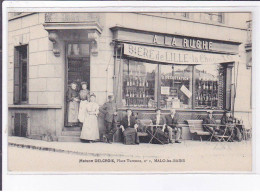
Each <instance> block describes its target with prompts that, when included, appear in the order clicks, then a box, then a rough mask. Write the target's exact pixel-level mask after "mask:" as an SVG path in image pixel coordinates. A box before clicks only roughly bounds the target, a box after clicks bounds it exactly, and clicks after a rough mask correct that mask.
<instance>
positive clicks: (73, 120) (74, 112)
mask: <svg viewBox="0 0 260 194" xmlns="http://www.w3.org/2000/svg"><path fill="white" fill-rule="evenodd" d="M67 101H68V110H67V111H68V125H69V126H76V125H78V113H79V94H78V92H77V83H76V82H72V83H71V84H70V87H69V89H68V92H67Z"/></svg>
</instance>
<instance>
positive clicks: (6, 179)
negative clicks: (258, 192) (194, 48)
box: [2, 1, 260, 190]
mask: <svg viewBox="0 0 260 194" xmlns="http://www.w3.org/2000/svg"><path fill="white" fill-rule="evenodd" d="M234 5H235V6H234ZM171 6H172V7H171ZM186 6H189V7H186ZM191 6H193V7H191ZM211 6H212V7H211ZM133 9H134V10H135V11H169V10H170V9H171V10H172V11H196V12H197V11H232V12H241V11H244V12H247V11H252V12H253V95H252V96H253V102H252V104H253V109H252V111H253V128H254V129H256V128H257V126H260V119H258V120H257V119H256V118H258V117H257V115H259V114H257V109H256V107H259V102H258V103H257V101H256V99H258V98H260V93H259V90H257V85H258V83H260V82H259V81H260V80H259V79H260V78H259V76H257V73H260V70H259V67H258V64H260V61H259V53H260V49H259V48H260V46H259V40H260V23H259V21H260V19H259V18H260V2H233V1H231V2H198V1H195V2H183V1H182V2H158V1H157V2H147V1H146V2H138V3H137V2H133V1H128V2H118V1H113V2H107V1H100V2H94V1H91V2H82V1H81V2H57V1H56V2H50V1H48V2H32V1H27V2H25V1H24V2H17V1H12V2H10V1H9V2H8V1H5V2H4V3H3V64H5V65H3V88H2V94H3V110H2V111H3V112H2V115H3V128H2V129H3V189H7V190H13V189H22V190H23V189H30V190H31V189H33V190H35V189H37V190H46V189H61V190H67V189H77V190H81V189H88V190H92V189H96V190H105V189H121V190H129V189H134V188H135V189H153V190H159V189H164V190H168V189H170V190H177V189H178V190H205V189H206V190H212V189H213V190H216V189H218V190H224V189H238V190H245V189H249V190H252V189H256V188H259V187H260V184H259V178H260V176H259V173H260V169H259V166H256V163H257V162H258V163H259V161H260V160H259V145H260V140H259V139H260V137H259V132H257V131H256V130H254V131H253V132H254V134H253V171H254V172H255V173H258V175H256V174H252V175H249V174H242V175H241V174H236V175H232V174H225V175H220V174H210V175H209V174H207V175H206V174H169V175H149V176H148V175H93V174H92V175H7V154H6V153H7V131H8V129H7V124H8V123H7V116H6V113H7V111H8V108H7V65H6V64H7V59H8V57H7V40H8V38H7V37H8V36H7V29H8V28H7V10H12V11H21V10H22V11H23V12H30V11H34V12H43V11H44V12H46V11H53V12H57V11H69V12H71V11H82V12H83V11H84V12H85V11H93V12H97V11H98V12H101V11H107V12H108V11H110V12H111V11H120V12H123V11H133ZM256 139H257V140H259V141H258V142H257V141H256ZM256 148H258V149H257V150H256ZM256 151H257V152H256ZM256 161H257V162H256ZM238 162H239V161H238ZM257 178H258V180H257ZM58 179H59V180H58ZM227 183H228V184H227ZM130 185H131V187H130Z"/></svg>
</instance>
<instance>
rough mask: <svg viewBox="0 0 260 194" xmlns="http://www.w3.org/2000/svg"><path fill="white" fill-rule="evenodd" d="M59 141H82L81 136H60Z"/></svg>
mask: <svg viewBox="0 0 260 194" xmlns="http://www.w3.org/2000/svg"><path fill="white" fill-rule="evenodd" d="M58 141H61V142H80V138H79V136H78V137H76V136H59V137H58Z"/></svg>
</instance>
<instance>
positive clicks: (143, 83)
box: [120, 59, 231, 109]
mask: <svg viewBox="0 0 260 194" xmlns="http://www.w3.org/2000/svg"><path fill="white" fill-rule="evenodd" d="M227 71H228V68H227V64H203V65H177V64H172V65H170V64H168V65H166V64H153V63H146V62H140V61H134V60H128V59H125V60H124V63H123V77H122V84H123V87H122V98H121V97H120V98H121V100H122V101H121V102H122V105H123V107H139V108H157V107H158V108H161V109H171V108H175V109H194V108H195V109H223V108H226V109H229V107H230V106H229V105H228V104H230V100H229V99H230V97H231V95H229V96H228V92H227V91H226V90H227V87H230V84H231V83H230V81H228V80H227ZM228 77H231V75H229V76H228ZM230 79H231V78H230ZM230 79H229V80H230Z"/></svg>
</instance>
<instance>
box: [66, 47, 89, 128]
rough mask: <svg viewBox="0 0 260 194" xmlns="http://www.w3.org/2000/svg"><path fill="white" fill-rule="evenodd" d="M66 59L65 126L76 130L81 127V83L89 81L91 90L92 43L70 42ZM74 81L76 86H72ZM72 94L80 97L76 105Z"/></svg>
mask: <svg viewBox="0 0 260 194" xmlns="http://www.w3.org/2000/svg"><path fill="white" fill-rule="evenodd" d="M66 61H67V76H66V78H67V79H66V82H65V85H66V88H65V89H66V91H67V92H66V94H65V99H66V100H65V102H66V104H65V107H66V111H65V127H70V128H71V129H72V128H74V129H75V130H76V129H78V128H79V127H80V123H79V122H78V121H77V116H78V115H77V114H78V106H79V100H80V99H79V92H80V90H82V88H81V83H82V82H87V89H88V90H90V45H89V44H88V43H68V44H67V46H66ZM72 83H74V84H76V88H72V87H71V85H72ZM71 94H73V95H72V96H75V97H76V98H77V99H78V102H76V103H74V105H75V106H71V104H70V103H71V100H72V98H71ZM69 95H70V96H69ZM72 101H73V100H72ZM70 115H73V116H72V117H74V118H75V119H71V116H70ZM69 117H70V118H69Z"/></svg>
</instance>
